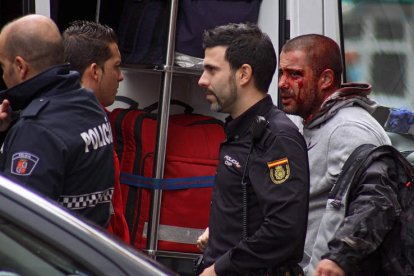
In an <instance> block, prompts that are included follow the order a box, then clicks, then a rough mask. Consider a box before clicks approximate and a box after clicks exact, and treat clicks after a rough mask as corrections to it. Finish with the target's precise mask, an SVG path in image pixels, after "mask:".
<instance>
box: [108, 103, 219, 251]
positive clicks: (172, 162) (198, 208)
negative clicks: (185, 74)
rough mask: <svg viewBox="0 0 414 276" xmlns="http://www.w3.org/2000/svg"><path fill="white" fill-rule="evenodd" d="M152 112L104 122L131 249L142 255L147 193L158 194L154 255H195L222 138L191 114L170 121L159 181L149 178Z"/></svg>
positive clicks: (119, 113) (120, 114)
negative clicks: (156, 252)
mask: <svg viewBox="0 0 414 276" xmlns="http://www.w3.org/2000/svg"><path fill="white" fill-rule="evenodd" d="M153 109H154V107H153V106H152V107H150V108H148V109H146V110H145V111H144V110H137V109H115V110H114V111H113V112H112V113H111V115H110V116H109V117H110V121H111V124H112V130H113V132H114V140H115V142H114V144H115V147H116V150H117V152H118V156H119V159H120V167H121V186H122V192H123V199H124V202H126V205H125V216H126V220H127V222H128V225H129V229H130V234H131V235H130V236H131V244H132V245H134V247H136V248H138V249H141V250H142V249H145V248H146V243H147V237H148V233H147V230H148V228H149V227H148V226H149V225H148V223H149V219H150V209H151V191H153V190H154V189H162V200H161V209H160V220H159V221H160V223H159V231H158V244H157V249H158V250H165V251H176V252H186V253H200V251H199V250H198V249H197V247H196V245H195V243H196V240H197V237H198V235H200V234H201V233H202V232H203V231H204V229H205V228H206V227H207V225H208V219H209V211H210V201H211V192H212V187H213V185H214V175H215V172H216V167H217V164H218V156H219V147H220V143H221V142H222V141H223V140H224V138H225V134H224V129H223V123H222V121H220V120H218V119H215V118H213V117H210V116H204V115H199V114H193V113H191V112H192V111H191V110H192V109H191V107H189V106H187V107H186V112H185V113H184V114H176V115H171V116H170V118H169V122H168V137H167V148H166V158H165V165H164V177H163V179H155V178H153V175H154V172H153V166H154V160H155V146H156V144H155V143H156V131H157V116H156V114H154V113H151V112H150V111H152V110H153Z"/></svg>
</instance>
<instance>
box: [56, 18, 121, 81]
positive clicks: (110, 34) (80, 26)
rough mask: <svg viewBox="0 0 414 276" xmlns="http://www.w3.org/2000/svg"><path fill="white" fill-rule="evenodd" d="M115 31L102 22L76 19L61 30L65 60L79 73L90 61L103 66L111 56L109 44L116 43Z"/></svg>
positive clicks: (82, 71)
mask: <svg viewBox="0 0 414 276" xmlns="http://www.w3.org/2000/svg"><path fill="white" fill-rule="evenodd" d="M117 42H118V39H117V36H116V34H115V31H114V30H113V29H112V28H111V27H109V26H107V25H104V24H100V23H97V22H93V21H85V20H77V21H74V22H72V23H71V24H70V26H69V27H68V28H67V29H66V30H65V31H64V32H63V45H64V49H65V51H64V54H65V61H66V62H69V63H70V65H71V68H72V69H73V70H76V71H78V72H79V73H80V74H81V75H82V74H83V73H84V71H85V69H86V68H87V67H88V66H89V65H90V64H92V63H96V64H98V65H99V66H100V67H102V68H103V65H104V63H105V61H107V60H108V59H109V58H111V50H110V48H109V44H111V43H117Z"/></svg>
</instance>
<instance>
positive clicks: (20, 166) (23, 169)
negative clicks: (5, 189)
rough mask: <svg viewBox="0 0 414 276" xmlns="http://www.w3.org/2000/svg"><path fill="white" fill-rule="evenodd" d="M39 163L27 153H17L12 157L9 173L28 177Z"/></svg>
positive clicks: (34, 156) (37, 159)
mask: <svg viewBox="0 0 414 276" xmlns="http://www.w3.org/2000/svg"><path fill="white" fill-rule="evenodd" d="M37 162H39V157H37V156H36V155H34V154H31V153H29V152H17V153H15V154H13V156H12V163H11V173H12V174H16V175H30V174H31V173H32V172H33V169H34V168H35V167H36V165H37Z"/></svg>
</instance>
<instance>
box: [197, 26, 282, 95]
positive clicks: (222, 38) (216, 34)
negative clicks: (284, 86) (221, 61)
mask: <svg viewBox="0 0 414 276" xmlns="http://www.w3.org/2000/svg"><path fill="white" fill-rule="evenodd" d="M216 46H227V49H226V54H225V58H226V60H227V61H228V62H229V64H230V68H231V69H232V70H237V69H239V68H240V67H241V66H242V65H243V64H249V65H250V66H251V67H252V71H253V76H254V80H255V84H256V87H257V88H258V89H259V90H260V91H263V92H267V91H268V89H269V86H270V83H271V82H272V78H273V75H274V73H275V70H276V52H275V49H274V47H273V44H272V41H271V40H270V38H269V36H268V35H267V34H265V33H263V32H262V31H261V30H260V29H259V27H258V26H257V25H255V24H252V23H238V24H236V23H230V24H227V25H222V26H218V27H216V28H214V29H211V30H206V31H204V34H203V49H206V48H212V47H216Z"/></svg>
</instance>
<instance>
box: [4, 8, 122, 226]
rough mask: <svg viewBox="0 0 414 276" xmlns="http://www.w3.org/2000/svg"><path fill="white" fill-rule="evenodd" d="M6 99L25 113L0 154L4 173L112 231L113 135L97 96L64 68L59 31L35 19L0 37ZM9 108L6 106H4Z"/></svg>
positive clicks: (10, 28)
mask: <svg viewBox="0 0 414 276" xmlns="http://www.w3.org/2000/svg"><path fill="white" fill-rule="evenodd" d="M0 63H1V64H2V67H3V71H4V74H3V79H4V81H5V83H6V85H7V87H8V88H9V89H8V90H5V91H2V92H1V93H0V97H1V98H2V99H7V101H6V102H3V104H4V105H8V104H10V105H11V109H12V110H13V112H14V113H16V112H18V113H19V116H18V118H17V120H16V121H15V122H13V126H12V127H11V128H10V129H9V130H8V133H7V136H6V138H5V141H4V144H3V146H2V151H1V160H0V161H1V171H2V172H3V174H4V175H5V176H7V177H9V178H11V179H13V180H16V181H17V182H19V183H22V184H24V185H26V186H28V187H30V188H31V189H33V190H35V191H37V192H39V193H40V194H43V195H45V196H46V197H48V198H51V199H53V200H55V201H57V202H59V203H60V204H61V205H63V206H64V207H66V208H68V209H70V210H72V211H74V212H76V213H79V214H80V215H81V216H83V217H85V218H86V219H88V220H89V221H92V222H94V223H96V224H98V225H101V226H106V225H107V223H108V221H109V217H110V212H111V197H112V193H113V183H114V167H113V146H112V134H111V128H110V124H109V121H108V120H107V117H106V114H105V112H104V110H103V109H102V107H101V106H100V104H99V103H98V101H97V99H96V97H95V96H94V94H93V93H91V92H90V91H87V90H85V89H83V88H81V86H80V83H79V74H78V73H77V72H74V71H70V70H69V65H68V64H66V65H59V64H62V63H63V44H62V38H61V35H60V33H59V30H58V28H57V26H56V25H55V24H54V23H53V21H52V20H51V19H49V18H47V17H44V16H40V15H28V16H25V17H22V18H19V19H17V20H15V21H13V22H11V23H9V24H8V25H6V26H5V27H4V28H3V30H2V32H1V33H0ZM2 110H3V111H4V108H3V109H2Z"/></svg>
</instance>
